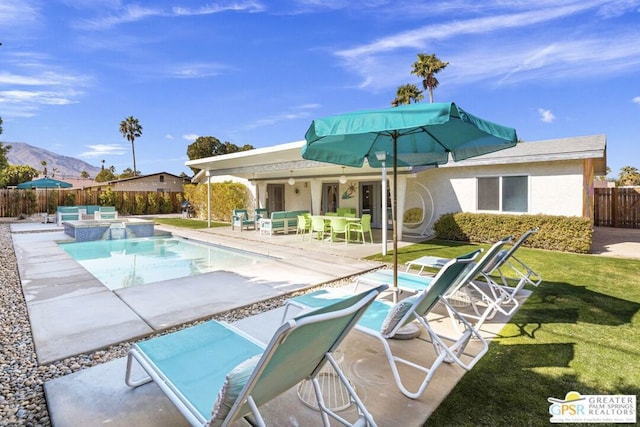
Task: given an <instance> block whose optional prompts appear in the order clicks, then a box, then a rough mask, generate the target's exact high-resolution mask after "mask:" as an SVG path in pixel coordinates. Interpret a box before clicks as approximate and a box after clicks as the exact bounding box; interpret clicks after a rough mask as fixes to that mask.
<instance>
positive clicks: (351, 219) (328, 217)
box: [318, 215, 362, 243]
mask: <svg viewBox="0 0 640 427" xmlns="http://www.w3.org/2000/svg"><path fill="white" fill-rule="evenodd" d="M318 216H320V217H322V219H324V222H325V223H326V222H328V221H331V220H332V219H334V218H344V219H346V220H347V223H350V222H351V223H357V222H360V221H362V218H359V217H353V216H338V215H318ZM348 226H349V224H347V227H348ZM345 239H346V236H345ZM324 240H327V239H324ZM347 243H348V240H347Z"/></svg>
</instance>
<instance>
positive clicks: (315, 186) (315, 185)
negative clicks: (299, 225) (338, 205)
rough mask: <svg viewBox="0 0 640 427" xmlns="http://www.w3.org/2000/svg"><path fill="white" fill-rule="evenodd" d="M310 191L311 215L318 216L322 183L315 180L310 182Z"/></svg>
mask: <svg viewBox="0 0 640 427" xmlns="http://www.w3.org/2000/svg"><path fill="white" fill-rule="evenodd" d="M309 186H310V190H311V213H312V214H313V215H320V201H321V200H322V181H320V180H319V179H317V178H313V179H311V180H310V184H309Z"/></svg>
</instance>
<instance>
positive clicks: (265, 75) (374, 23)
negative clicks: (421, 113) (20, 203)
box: [0, 0, 640, 176]
mask: <svg viewBox="0 0 640 427" xmlns="http://www.w3.org/2000/svg"><path fill="white" fill-rule="evenodd" d="M0 28H1V29H2V31H0V42H2V46H0V64H1V65H0V117H2V118H3V120H4V125H3V129H4V132H3V134H2V135H1V136H0V140H1V141H3V142H26V143H28V144H31V145H35V146H38V147H42V148H46V149H49V150H51V151H54V152H56V153H59V154H63V155H68V156H72V157H78V158H81V159H83V160H85V161H87V162H89V163H91V164H93V165H96V166H100V164H101V161H102V160H105V163H106V165H107V166H110V165H113V166H115V168H116V171H117V172H118V173H120V172H121V171H122V170H123V169H125V168H127V167H132V166H133V162H132V158H131V146H130V144H129V143H128V141H126V140H125V139H124V138H123V137H122V135H121V134H120V133H119V130H118V127H119V123H120V122H121V121H122V120H123V119H124V118H126V117H127V116H130V115H133V116H134V117H136V118H138V119H139V120H140V123H141V125H142V126H143V135H142V137H141V138H139V139H137V140H136V142H135V149H136V164H137V167H138V169H139V170H140V171H141V172H142V173H143V174H147V173H154V172H160V171H166V172H170V173H175V174H179V173H181V172H186V173H190V169H188V168H186V167H185V166H184V162H185V161H186V160H187V157H186V149H187V146H188V145H189V144H190V143H192V142H193V141H194V140H195V138H196V137H198V136H215V137H217V138H218V139H220V140H221V141H223V142H224V141H229V142H231V143H234V144H236V145H240V146H241V145H244V144H251V145H253V146H254V147H256V148H258V147H265V146H271V145H275V144H280V143H286V142H292V141H298V140H302V139H303V138H304V134H305V131H306V130H307V128H308V127H309V125H310V123H311V121H312V120H313V118H316V117H323V116H327V115H332V114H338V113H342V112H348V111H352V110H360V109H372V108H383V107H387V106H389V105H390V102H391V100H392V99H393V98H394V97H395V93H396V89H397V87H398V86H400V85H403V84H406V83H414V84H416V85H418V86H419V87H420V86H421V82H420V80H419V79H418V78H417V77H416V76H414V75H411V73H410V72H411V66H412V64H413V63H414V62H415V60H416V57H417V54H418V53H427V54H430V53H435V54H436V55H437V56H438V57H439V58H440V59H441V60H442V61H446V62H449V66H448V67H447V68H446V69H445V70H444V71H442V72H441V73H440V74H438V79H439V81H440V86H439V87H438V88H437V89H436V91H435V94H434V95H435V101H436V102H439V101H440V102H445V101H453V102H456V103H457V104H458V105H460V106H461V107H462V108H464V109H465V110H467V111H469V112H471V113H473V114H475V115H477V116H479V117H482V118H484V119H487V120H491V121H494V122H496V123H500V124H503V125H507V126H512V127H514V128H516V130H517V131H518V135H519V137H520V138H521V139H523V140H525V141H535V140H543V139H553V138H564V137H571V136H582V135H592V134H606V135H607V140H608V144H607V151H608V165H609V167H610V168H611V170H612V174H611V175H610V176H617V175H618V172H619V170H620V168H621V167H623V166H634V167H636V168H640V141H639V139H640V136H639V135H640V78H639V72H640V0H619V1H603V0H538V1H535V2H533V1H501V0H486V1H476V0H446V1H440V0H430V1H422V2H419V1H410V0H406V1H405V0H388V1H385V0H279V1H266V0H265V1H262V0H235V1H234V0H231V1H220V0H212V1H188V0H174V1H165V0H155V1H141V2H129V1H120V0H20V1H15V0H0ZM427 102H428V96H427Z"/></svg>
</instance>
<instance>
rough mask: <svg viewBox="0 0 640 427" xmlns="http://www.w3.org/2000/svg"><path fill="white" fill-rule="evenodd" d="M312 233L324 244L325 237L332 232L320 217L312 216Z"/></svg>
mask: <svg viewBox="0 0 640 427" xmlns="http://www.w3.org/2000/svg"><path fill="white" fill-rule="evenodd" d="M311 232H312V233H315V234H316V238H317V239H318V240H320V241H323V242H324V236H325V235H327V234H328V233H330V232H331V228H329V227H327V223H326V222H325V220H324V218H323V217H322V216H320V215H311Z"/></svg>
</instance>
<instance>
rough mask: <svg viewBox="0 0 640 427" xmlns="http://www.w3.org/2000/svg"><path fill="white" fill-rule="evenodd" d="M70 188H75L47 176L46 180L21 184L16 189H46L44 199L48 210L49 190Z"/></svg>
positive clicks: (35, 180)
mask: <svg viewBox="0 0 640 427" xmlns="http://www.w3.org/2000/svg"><path fill="white" fill-rule="evenodd" d="M69 187H73V184H70V183H68V182H64V181H60V180H58V179H53V178H49V177H46V176H45V177H44V178H40V179H34V180H33V181H27V182H21V183H20V184H18V185H16V188H22V189H29V188H30V189H36V188H44V189H45V195H44V198H45V199H46V200H47V210H48V207H49V194H48V192H47V190H48V189H49V188H69Z"/></svg>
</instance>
